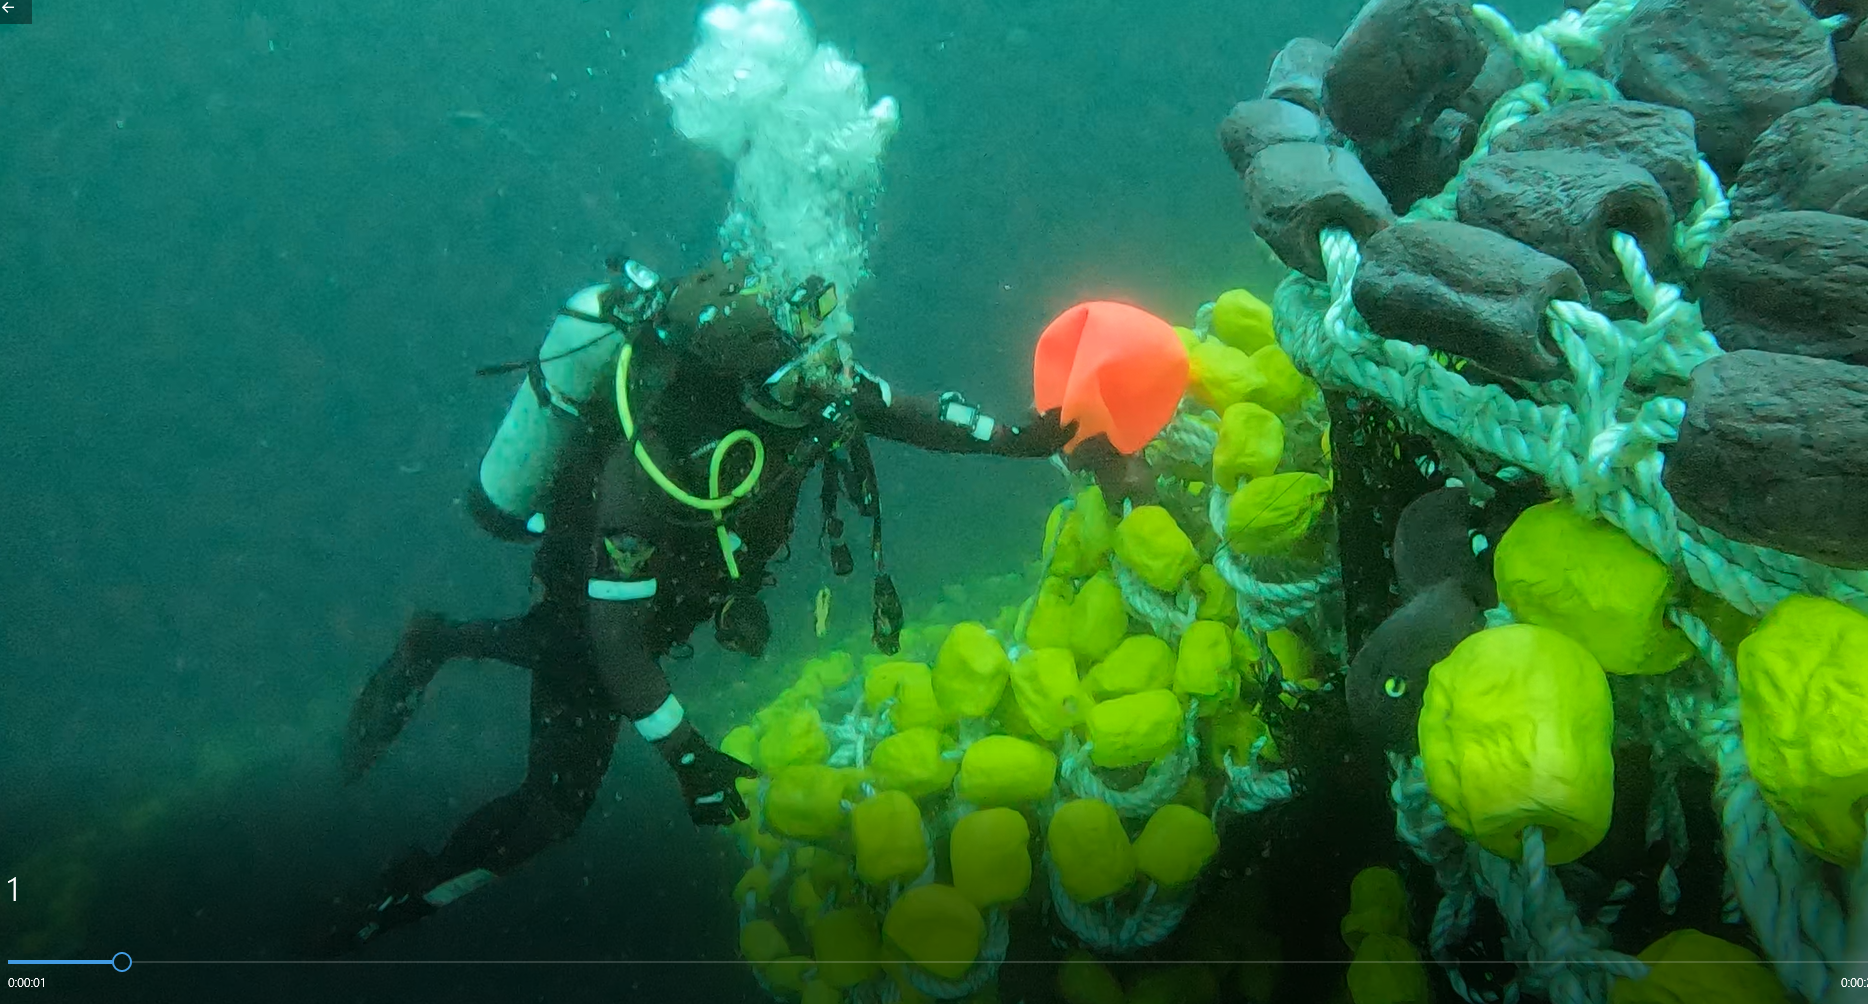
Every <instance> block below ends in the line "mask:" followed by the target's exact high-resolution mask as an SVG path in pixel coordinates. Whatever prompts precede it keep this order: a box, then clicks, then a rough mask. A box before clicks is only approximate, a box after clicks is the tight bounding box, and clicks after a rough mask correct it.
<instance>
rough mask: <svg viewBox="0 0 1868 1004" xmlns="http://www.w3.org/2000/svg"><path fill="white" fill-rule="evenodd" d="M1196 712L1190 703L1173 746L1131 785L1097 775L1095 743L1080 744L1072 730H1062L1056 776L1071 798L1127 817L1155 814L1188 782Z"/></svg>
mask: <svg viewBox="0 0 1868 1004" xmlns="http://www.w3.org/2000/svg"><path fill="white" fill-rule="evenodd" d="M1198 713H1199V702H1197V701H1195V702H1192V703H1190V705H1189V707H1188V709H1187V712H1186V715H1185V717H1184V718H1183V719H1182V721H1181V735H1180V740H1179V741H1178V742H1176V743H1175V745H1174V749H1172V750H1171V751H1169V752H1168V753H1166V754H1165V755H1163V756H1160V757H1157V758H1156V759H1155V761H1154V762H1153V763H1151V764H1149V765H1148V771H1147V773H1146V774H1145V775H1143V777H1142V780H1141V781H1140V782H1138V783H1137V784H1136V785H1135V786H1134V787H1132V788H1127V789H1117V788H1111V787H1109V786H1108V785H1106V784H1104V783H1103V779H1102V778H1101V777H1099V776H1097V774H1096V766H1095V764H1094V763H1092V762H1091V760H1090V752H1091V750H1092V749H1094V748H1095V746H1096V744H1095V743H1081V744H1080V743H1079V742H1078V741H1077V736H1076V733H1075V732H1065V733H1064V744H1063V748H1062V750H1061V751H1060V753H1059V756H1058V770H1057V773H1058V778H1059V780H1060V781H1062V782H1063V784H1062V787H1063V788H1064V790H1065V791H1068V792H1069V793H1070V794H1071V796H1072V797H1073V798H1094V799H1096V800H1097V801H1099V802H1106V803H1108V805H1109V807H1110V808H1112V809H1114V810H1116V814H1117V815H1119V816H1122V817H1124V818H1127V819H1146V818H1148V817H1149V816H1152V815H1154V814H1155V810H1157V809H1159V808H1161V807H1162V806H1164V805H1166V804H1168V803H1169V802H1172V801H1173V800H1174V796H1175V795H1178V794H1180V789H1181V786H1182V785H1184V784H1186V783H1187V775H1188V774H1189V773H1191V772H1192V771H1193V765H1194V761H1195V759H1196V758H1197V757H1198V756H1199V751H1200V735H1199V733H1198V732H1197V731H1196V730H1195V727H1194V726H1195V719H1196V717H1197V716H1198Z"/></svg>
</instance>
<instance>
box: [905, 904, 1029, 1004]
mask: <svg viewBox="0 0 1868 1004" xmlns="http://www.w3.org/2000/svg"><path fill="white" fill-rule="evenodd" d="M1011 931H1012V925H1011V924H1010V923H1009V922H1008V921H1007V920H1006V917H1005V911H1004V910H997V909H995V910H991V911H989V912H988V913H987V914H986V934H985V937H984V939H983V940H982V941H981V943H980V946H979V957H978V958H976V959H974V960H973V965H972V967H971V968H969V969H968V970H967V971H966V973H965V974H964V975H962V976H960V977H959V978H958V979H952V980H947V979H942V978H941V977H939V976H936V975H934V974H933V973H930V972H928V971H927V970H925V969H923V968H921V967H920V966H917V965H914V964H912V963H910V964H909V965H907V966H904V967H903V968H904V969H905V970H907V973H908V982H909V983H911V984H913V985H914V988H915V989H916V990H919V991H921V992H922V993H924V994H926V995H927V996H929V997H932V998H934V999H935V1000H943V1001H951V1000H959V999H960V998H962V997H971V996H972V995H973V994H976V993H978V992H979V991H980V989H981V988H982V987H984V986H985V985H986V984H988V983H990V982H992V980H993V977H995V976H997V975H999V966H1000V965H1002V964H1003V963H1004V962H1005V953H1006V949H1007V948H1008V947H1010V945H1011V940H1012V935H1011Z"/></svg>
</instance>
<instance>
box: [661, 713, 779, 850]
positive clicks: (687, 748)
mask: <svg viewBox="0 0 1868 1004" xmlns="http://www.w3.org/2000/svg"><path fill="white" fill-rule="evenodd" d="M655 748H656V749H657V750H658V751H659V752H660V753H661V755H662V758H663V759H665V760H667V761H668V766H670V767H673V768H674V771H675V779H676V780H678V781H680V782H681V798H682V800H683V801H685V802H687V805H688V818H689V819H692V820H693V821H694V825H695V826H728V825H731V824H732V823H734V822H737V821H738V820H741V819H745V818H746V817H747V816H748V815H750V813H749V811H748V810H747V808H746V800H745V799H744V798H741V797H740V794H739V788H738V786H737V785H735V784H734V782H735V781H737V780H739V779H740V778H742V777H758V776H759V772H758V771H756V770H753V769H752V768H751V767H749V766H747V765H745V764H743V763H741V762H739V761H738V760H735V759H733V758H732V757H730V756H727V755H726V754H725V753H722V752H720V751H719V750H717V749H714V748H713V747H712V746H710V745H708V743H707V740H706V739H704V738H702V736H701V734H700V731H699V730H697V729H695V728H694V726H692V725H689V724H687V723H686V722H683V723H682V724H681V726H680V727H679V728H677V729H675V731H674V733H673V734H671V735H670V736H669V737H668V738H666V739H663V740H661V741H660V742H657V743H656V744H655Z"/></svg>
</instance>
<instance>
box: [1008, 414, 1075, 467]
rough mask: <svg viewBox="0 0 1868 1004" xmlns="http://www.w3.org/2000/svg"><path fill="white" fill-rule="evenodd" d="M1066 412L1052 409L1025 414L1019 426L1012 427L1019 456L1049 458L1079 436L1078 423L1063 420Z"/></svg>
mask: <svg viewBox="0 0 1868 1004" xmlns="http://www.w3.org/2000/svg"><path fill="white" fill-rule="evenodd" d="M1063 415H1064V410H1063V409H1062V408H1052V409H1051V410H1050V411H1045V412H1038V411H1032V412H1028V413H1026V414H1025V416H1024V417H1023V418H1022V419H1020V420H1019V422H1018V424H1017V425H1015V426H1013V427H1012V439H1013V440H1014V441H1015V442H1016V444H1017V445H1016V447H1015V448H1014V449H1015V451H1016V455H1017V456H1021V457H1048V456H1050V455H1051V454H1053V453H1056V452H1057V451H1059V450H1061V449H1063V448H1064V445H1065V444H1066V443H1069V442H1070V437H1072V436H1074V435H1076V434H1077V423H1075V422H1069V423H1066V422H1064V420H1063Z"/></svg>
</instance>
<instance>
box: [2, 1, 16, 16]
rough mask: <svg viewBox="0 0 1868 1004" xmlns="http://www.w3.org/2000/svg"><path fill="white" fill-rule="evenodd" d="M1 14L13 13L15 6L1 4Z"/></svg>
mask: <svg viewBox="0 0 1868 1004" xmlns="http://www.w3.org/2000/svg"><path fill="white" fill-rule="evenodd" d="M0 13H6V14H11V13H13V5H12V4H10V3H0Z"/></svg>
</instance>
